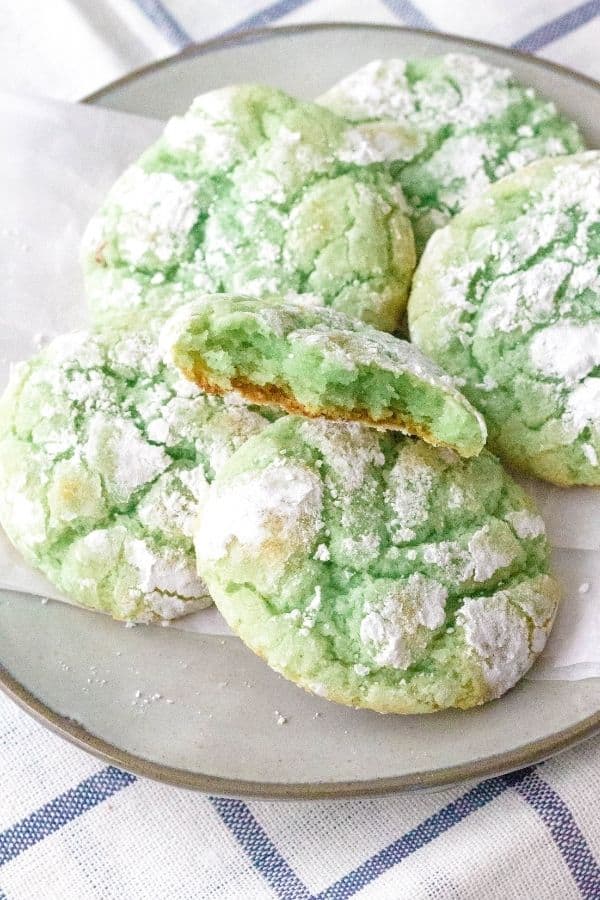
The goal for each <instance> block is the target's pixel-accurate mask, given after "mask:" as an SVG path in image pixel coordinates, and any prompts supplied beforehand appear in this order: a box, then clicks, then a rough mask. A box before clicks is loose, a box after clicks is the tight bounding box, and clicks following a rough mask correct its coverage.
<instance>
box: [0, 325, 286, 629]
mask: <svg viewBox="0 0 600 900" xmlns="http://www.w3.org/2000/svg"><path fill="white" fill-rule="evenodd" d="M274 417H275V414H273V415H271V416H270V418H271V420H272V419H273V418H274ZM267 423H268V414H267V412H266V411H265V413H264V414H262V413H259V412H257V411H251V410H250V409H248V408H247V407H246V406H245V405H243V403H242V402H241V401H235V400H233V401H224V400H222V399H221V398H220V397H208V396H206V395H204V394H202V392H201V391H199V390H198V388H196V387H195V386H194V385H192V384H190V383H189V382H187V381H185V380H184V379H182V378H181V377H180V376H179V375H178V373H177V371H176V370H175V369H168V368H167V367H166V366H165V365H164V364H163V363H161V362H160V358H159V356H158V350H157V348H156V345H155V343H153V342H152V341H150V340H148V339H146V338H144V337H141V336H139V335H134V334H131V335H129V336H128V337H125V338H121V339H119V338H115V337H114V336H113V337H112V338H110V339H108V338H107V339H103V338H101V337H99V336H94V335H89V334H87V333H85V332H79V333H72V334H68V335H65V336H63V337H60V338H58V339H56V340H55V341H53V343H52V344H50V345H49V346H48V347H47V348H46V349H45V350H43V351H42V352H41V353H40V354H39V355H38V356H36V357H35V358H33V359H31V360H30V361H28V362H25V363H20V364H19V365H18V366H17V367H16V368H15V370H14V372H13V374H12V378H11V381H10V384H9V386H8V388H7V390H6V392H5V394H4V396H3V397H2V399H1V400H0V521H1V522H2V525H3V527H4V528H5V530H6V532H7V534H8V536H9V538H10V539H11V541H12V542H13V544H14V545H15V547H16V548H17V549H18V550H19V551H20V552H21V553H22V554H23V555H24V557H25V558H26V559H27V561H28V562H29V563H31V564H32V565H34V566H35V567H36V568H38V569H40V570H41V571H42V572H44V574H45V575H46V576H47V577H48V578H49V579H50V580H51V581H52V582H53V584H55V585H56V586H57V587H58V588H59V589H60V590H61V591H63V592H64V593H65V594H67V595H68V596H69V597H71V598H72V599H73V600H74V601H75V602H76V603H79V604H81V605H83V606H86V607H89V608H92V609H97V610H101V611H103V612H107V613H110V614H111V615H112V616H114V617H115V618H117V619H127V620H135V621H144V622H147V621H151V620H153V619H171V618H175V617H177V616H180V615H183V614H185V613H188V612H191V611H193V610H194V609H198V608H201V607H203V606H207V605H208V604H209V603H210V597H209V595H208V592H207V590H206V587H205V585H204V584H203V583H202V581H201V580H200V579H199V578H198V576H197V575H196V572H195V563H194V551H193V545H192V523H193V520H194V518H195V516H196V511H197V504H198V502H199V501H200V500H201V499H202V497H203V496H204V494H205V492H206V489H207V487H208V482H210V481H211V479H212V478H213V476H214V474H215V472H216V471H218V469H219V468H220V466H222V465H223V463H224V462H225V461H226V460H227V459H228V457H229V456H230V455H231V453H232V452H233V451H234V450H235V449H237V448H238V447H239V446H240V445H241V444H242V443H243V442H244V441H245V440H246V439H247V438H248V437H249V436H251V435H254V434H256V433H257V432H259V431H260V430H261V429H262V428H264V426H265V425H266V424H267Z"/></svg>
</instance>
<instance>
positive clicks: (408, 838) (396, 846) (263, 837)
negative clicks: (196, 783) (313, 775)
mask: <svg viewBox="0 0 600 900" xmlns="http://www.w3.org/2000/svg"><path fill="white" fill-rule="evenodd" d="M531 772H532V769H522V770H521V771H520V772H513V773H511V774H509V775H502V776H500V777H499V778H491V779H489V780H488V781H483V782H481V784H478V785H477V786H476V787H474V788H472V789H471V790H470V791H467V793H466V794H463V795H462V796H461V797H459V798H458V799H457V800H454V801H453V802H452V803H449V804H448V805H447V806H445V807H443V809H441V810H439V811H438V812H437V813H435V814H434V815H433V816H430V818H428V819H426V820H425V821H424V822H422V823H421V824H420V825H418V826H417V827H416V828H413V829H412V830H411V831H409V832H407V833H406V834H404V835H403V836H402V837H401V838H398V840H396V841H394V842H393V843H392V844H389V845H388V846H387V847H385V848H384V849H383V850H380V851H379V853H376V854H375V855H374V856H372V857H370V858H369V859H368V860H366V861H365V862H364V863H362V865H360V866H358V868H356V869H354V870H353V871H352V872H349V873H348V874H347V875H344V876H343V878H340V879H339V881H336V882H335V883H334V884H332V885H331V886H330V887H328V888H326V890H324V891H322V892H321V893H320V894H311V893H310V892H309V890H308V888H307V887H306V885H305V884H304V883H303V882H302V881H301V880H300V879H299V878H298V876H297V875H296V873H295V872H294V871H293V870H292V869H291V867H290V866H289V864H288V863H287V861H286V860H285V858H284V857H283V856H282V855H281V853H280V852H279V850H278V849H277V847H276V846H275V844H274V843H273V842H272V841H271V839H270V838H269V837H268V835H267V834H266V832H265V831H264V829H263V828H262V826H261V825H260V824H259V823H258V822H257V820H256V819H255V817H254V816H253V815H252V813H251V812H250V809H249V808H248V806H247V805H246V804H245V803H243V802H242V801H241V800H227V799H225V798H222V797H221V798H220V797H211V798H210V800H211V803H212V804H213V806H214V808H215V809H216V811H217V812H218V814H219V815H220V817H221V819H222V820H223V822H224V824H225V825H226V826H227V827H228V828H229V829H230V831H231V832H232V834H233V835H234V837H235V838H236V839H237V841H238V842H239V844H240V845H241V847H242V848H243V849H244V850H245V852H246V854H247V855H248V857H249V858H250V860H251V862H252V864H253V865H254V868H255V869H256V870H257V872H259V873H260V874H261V875H262V876H263V878H264V879H265V880H266V881H267V882H268V884H269V885H270V886H271V888H272V889H273V890H274V891H275V893H276V894H277V896H278V897H279V898H280V900H292V898H293V900H347V898H349V897H352V896H353V895H354V894H356V892H357V891H360V890H362V889H363V888H364V887H366V885H368V884H370V883H371V882H372V881H374V880H375V879H376V878H379V876H380V875H382V874H383V873H384V872H386V871H387V870H388V869H391V868H393V867H394V866H396V865H397V864H398V863H399V862H401V861H402V860H403V859H406V857H407V856H410V855H411V854H412V853H414V852H415V851H416V850H419V849H420V848H421V847H424V846H426V845H427V844H429V843H430V842H431V841H433V840H435V838H437V837H439V836H440V835H441V834H443V833H444V832H445V831H448V829H450V828H452V826H454V825H456V824H458V822H462V821H463V819H466V818H467V816H470V815H471V813H473V812H476V811H477V810H478V809H481V808H482V807H483V806H485V805H486V804H488V803H490V802H491V801H492V800H494V799H495V798H496V797H499V796H500V795H501V794H503V793H504V792H505V791H507V790H508V789H509V788H511V787H515V786H517V785H519V784H520V783H521V782H522V781H523V780H524V779H526V778H527V777H528V776H529V775H530V773H531Z"/></svg>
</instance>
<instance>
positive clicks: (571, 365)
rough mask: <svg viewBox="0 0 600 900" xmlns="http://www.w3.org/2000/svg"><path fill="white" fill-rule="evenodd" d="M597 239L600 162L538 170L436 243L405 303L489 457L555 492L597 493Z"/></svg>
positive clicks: (469, 213) (496, 192)
mask: <svg viewBox="0 0 600 900" xmlns="http://www.w3.org/2000/svg"><path fill="white" fill-rule="evenodd" d="M599 234H600V154H599V153H597V152H589V153H584V154H580V155H577V156H573V157H564V158H562V159H558V160H542V161H539V162H537V163H534V164H533V165H532V166H529V167H527V168H526V169H523V170H522V171H521V172H519V173H517V174H515V175H512V176H510V178H507V179H504V180H503V181H501V182H499V183H498V184H497V185H494V186H493V187H491V188H490V189H489V191H488V192H486V193H485V194H483V195H482V197H481V198H480V200H479V201H478V202H475V203H473V204H472V205H470V206H468V207H467V208H466V209H465V210H464V211H463V212H462V213H461V214H460V215H459V216H458V217H456V218H455V219H454V221H453V222H452V223H451V224H450V225H449V226H448V227H447V228H446V229H443V230H442V231H440V232H439V233H438V234H436V235H435V236H434V237H433V238H432V240H431V242H430V244H429V246H428V248H427V250H426V252H425V254H424V256H423V259H422V261H421V264H420V266H419V270H418V272H417V275H416V277H415V281H414V285H413V290H412V295H411V301H410V309H409V321H410V330H411V336H412V338H413V340H414V341H415V343H417V344H418V345H419V346H420V347H421V348H422V349H423V350H424V352H425V353H427V354H428V355H429V356H431V357H432V358H433V359H436V360H437V361H438V362H439V363H440V364H441V365H442V366H443V367H444V368H445V369H446V370H447V371H449V372H450V373H451V374H453V375H454V376H456V377H458V378H461V379H463V380H464V387H463V391H464V393H465V394H466V396H467V397H468V398H469V399H470V400H471V401H472V402H473V404H474V405H475V406H477V407H478V408H479V409H480V411H481V412H482V413H483V414H484V416H485V418H486V421H487V424H488V428H489V431H490V438H491V443H492V446H493V447H494V448H495V449H496V451H497V452H498V453H500V454H502V455H504V456H505V458H507V459H508V460H509V461H511V462H513V463H514V464H516V465H518V466H519V467H521V468H524V469H526V470H527V471H529V472H531V473H533V474H536V475H539V476H541V477H543V478H547V479H548V480H550V481H555V482H557V483H560V484H599V483H600V471H599V470H598V467H597V465H595V463H594V460H595V459H596V458H597V455H598V452H599V451H600V413H599V410H600V388H599V385H600V378H599V377H598V375H599V372H600V242H599V240H598V235H599ZM486 380H487V382H488V383H492V384H493V385H494V387H493V388H492V389H490V390H487V389H486Z"/></svg>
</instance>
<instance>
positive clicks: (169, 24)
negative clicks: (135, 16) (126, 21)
mask: <svg viewBox="0 0 600 900" xmlns="http://www.w3.org/2000/svg"><path fill="white" fill-rule="evenodd" d="M135 3H136V5H137V6H139V8H140V9H141V11H142V12H143V13H144V15H145V16H146V18H147V19H150V21H151V22H152V24H153V25H156V27H157V28H158V30H159V31H161V32H162V34H163V35H164V36H165V37H166V39H167V40H168V41H170V42H171V43H172V44H174V45H175V46H176V47H179V48H181V47H185V46H187V45H188V44H191V43H193V41H192V38H191V36H190V35H189V34H188V33H187V31H186V30H185V28H183V26H182V25H180V24H179V22H178V21H177V19H176V18H175V16H172V15H171V13H170V12H169V10H168V9H167V8H166V7H165V6H164V5H163V4H162V3H161V2H160V0H135Z"/></svg>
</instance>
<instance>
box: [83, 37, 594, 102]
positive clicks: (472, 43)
mask: <svg viewBox="0 0 600 900" xmlns="http://www.w3.org/2000/svg"><path fill="white" fill-rule="evenodd" d="M339 29H346V30H348V31H360V30H365V29H367V30H368V31H390V32H400V33H401V34H419V35H431V36H433V37H436V38H439V39H441V40H442V41H446V42H448V43H449V44H451V43H455V42H458V43H460V44H464V45H465V46H466V47H470V48H472V49H480V50H494V51H496V52H498V53H500V54H501V55H504V56H508V57H510V58H514V57H516V58H517V59H521V60H523V61H525V62H528V63H533V64H534V65H536V66H537V67H538V68H541V69H549V70H550V71H554V72H558V73H559V74H560V75H565V76H567V77H568V78H571V79H573V80H574V81H578V82H580V83H581V84H584V85H586V86H587V87H590V88H592V89H594V90H597V91H600V80H597V79H595V78H591V77H590V76H589V75H584V74H583V72H577V71H576V70H575V69H571V68H570V67H569V66H564V65H562V64H561V63H557V62H554V61H553V60H550V59H545V58H543V57H539V56H534V55H533V54H532V53H526V52H525V51H523V50H518V49H517V48H515V47H503V46H502V45H501V44H495V43H493V42H492V41H480V40H477V39H476V38H468V37H463V36H462V35H459V34H451V33H450V32H448V31H433V30H431V29H429V28H409V27H408V26H405V25H391V24H384V23H377V22H344V21H342V20H340V21H331V22H304V23H299V24H295V25H276V26H272V27H265V28H247V29H245V30H243V31H235V32H232V33H230V34H227V33H226V34H222V35H218V36H217V37H213V38H209V39H208V40H206V41H194V42H193V43H191V44H188V45H186V46H185V47H184V48H183V49H182V50H178V51H177V52H175V53H172V54H170V55H169V56H165V57H163V58H162V59H157V60H153V61H152V62H150V63H146V64H145V65H143V66H139V67H138V68H137V69H133V70H132V71H131V72H127V73H126V74H125V75H122V76H121V77H120V78H115V79H114V81H109V82H108V83H107V84H105V85H103V86H102V87H101V88H98V89H97V90H95V91H92V92H91V93H90V94H86V95H85V96H83V97H81V98H80V99H79V101H78V102H79V103H85V104H89V105H93V104H95V103H98V102H99V101H101V100H102V99H103V97H105V96H107V95H108V94H111V93H113V92H114V91H115V90H118V89H119V88H120V87H123V86H124V85H127V84H130V83H132V82H135V81H139V80H140V79H141V78H144V77H145V76H146V75H150V74H152V73H153V72H157V71H159V70H160V69H166V68H169V66H172V65H174V64H176V63H179V62H181V61H182V60H185V59H188V58H189V59H193V58H194V57H195V56H202V55H204V54H207V53H212V52H213V51H215V50H222V49H226V48H227V47H236V46H239V45H242V44H246V43H254V42H255V41H262V40H270V39H271V38H272V37H278V36H284V37H285V36H289V37H291V36H293V35H295V34H304V33H307V32H308V33H311V32H318V31H337V30H339ZM549 99H551V98H549Z"/></svg>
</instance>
